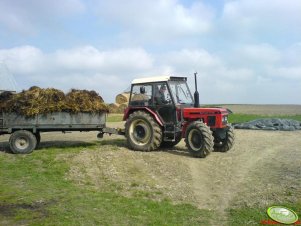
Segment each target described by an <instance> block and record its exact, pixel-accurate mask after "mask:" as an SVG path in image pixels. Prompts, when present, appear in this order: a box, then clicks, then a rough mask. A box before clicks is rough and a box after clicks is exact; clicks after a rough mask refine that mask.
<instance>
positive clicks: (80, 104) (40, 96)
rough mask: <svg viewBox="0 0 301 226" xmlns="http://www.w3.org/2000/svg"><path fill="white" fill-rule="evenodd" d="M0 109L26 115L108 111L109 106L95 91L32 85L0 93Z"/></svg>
mask: <svg viewBox="0 0 301 226" xmlns="http://www.w3.org/2000/svg"><path fill="white" fill-rule="evenodd" d="M0 111H2V112H7V113H12V112H13V113H16V114H20V115H24V116H27V117H31V116H35V115H37V114H47V113H52V112H70V113H78V112H86V113H97V112H108V111H109V108H108V106H107V105H106V104H105V103H104V101H103V99H102V97H101V96H99V95H98V94H97V93H96V92H95V91H88V90H76V89H72V90H71V91H70V92H68V93H67V94H66V95H65V94H64V92H63V91H61V90H58V89H54V88H47V89H42V88H39V87H37V86H33V87H31V88H30V89H28V90H23V91H22V92H20V93H17V94H9V92H4V93H1V94H0Z"/></svg>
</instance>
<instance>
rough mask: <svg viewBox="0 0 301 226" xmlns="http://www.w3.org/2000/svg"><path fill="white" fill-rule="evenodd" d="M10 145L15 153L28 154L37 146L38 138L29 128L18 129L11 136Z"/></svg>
mask: <svg viewBox="0 0 301 226" xmlns="http://www.w3.org/2000/svg"><path fill="white" fill-rule="evenodd" d="M9 146H10V149H11V151H12V152H13V153H14V154H28V153H31V152H32V151H33V150H34V149H35V148H36V146H37V138H36V136H35V135H34V134H33V133H31V132H29V131H27V130H18V131H16V132H14V133H13V134H12V135H11V136H10V138H9Z"/></svg>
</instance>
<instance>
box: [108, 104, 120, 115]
mask: <svg viewBox="0 0 301 226" xmlns="http://www.w3.org/2000/svg"><path fill="white" fill-rule="evenodd" d="M118 108H119V104H116V103H112V104H109V113H118Z"/></svg>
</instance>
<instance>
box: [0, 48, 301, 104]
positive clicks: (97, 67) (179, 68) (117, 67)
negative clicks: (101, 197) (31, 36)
mask: <svg viewBox="0 0 301 226" xmlns="http://www.w3.org/2000/svg"><path fill="white" fill-rule="evenodd" d="M260 46H261V45H255V46H253V47H254V49H252V46H247V47H246V48H243V49H246V50H248V51H246V53H247V55H248V56H251V57H250V58H249V60H250V61H251V60H252V61H254V62H257V59H256V58H257V56H260V55H261V54H262V55H264V56H262V58H261V60H262V61H263V62H262V64H263V65H267V66H266V67H262V68H260V70H259V69H258V68H254V67H248V66H246V65H240V66H239V65H234V66H233V65H232V66H231V65H230V64H228V63H227V60H226V59H225V58H222V57H221V56H219V55H217V54H214V53H212V52H209V51H207V50H205V49H201V48H199V49H182V50H178V51H170V52H166V53H164V54H150V53H148V52H147V51H146V50H144V49H143V48H120V49H113V50H100V49H97V48H95V47H94V46H82V47H77V48H72V49H58V50H56V51H54V52H52V53H45V52H43V51H42V50H40V49H38V48H36V47H34V46H20V47H16V48H11V49H0V62H4V63H5V64H6V65H7V66H8V68H9V70H10V71H11V72H12V73H13V74H14V75H15V77H16V81H17V83H18V84H19V86H21V87H20V88H25V89H27V88H29V87H30V86H32V85H38V86H41V87H56V88H59V89H62V90H65V91H67V90H69V89H70V88H79V89H93V90H96V91H97V92H99V93H100V94H101V95H102V96H103V98H104V99H105V101H107V102H113V101H114V97H115V96H116V94H118V93H119V92H122V91H123V90H124V89H125V88H127V87H128V86H129V85H130V82H131V80H132V79H133V78H136V77H141V76H159V75H164V74H165V75H166V74H167V75H176V76H187V77H189V84H190V87H191V88H192V90H194V88H193V87H194V85H193V73H194V72H195V71H197V72H198V78H199V80H198V84H199V92H200V95H201V103H246V102H247V103H295V104H297V103H299V104H301V102H300V100H301V94H299V92H296V90H298V89H296V87H298V86H299V88H300V87H301V76H300V75H301V68H300V65H299V64H293V65H285V63H283V62H282V61H281V60H279V59H283V56H285V57H288V55H289V53H291V50H290V48H289V51H288V50H284V51H280V50H277V49H275V48H273V47H272V46H266V45H263V47H264V48H263V50H261V49H260V48H259V47H260ZM258 48H259V50H258ZM273 51H276V53H277V54H276V55H277V58H275V59H276V61H275V59H274V60H272V61H271V60H270V58H269V53H273ZM243 52H244V51H243ZM264 53H267V54H264ZM293 53H295V52H293ZM272 55H273V54H272ZM230 56H232V53H229V56H228V57H230ZM253 64H254V63H253ZM280 87H281V90H283V91H282V93H281V98H280V99H279V98H278V97H277V95H280V94H279V88H280ZM292 89H295V90H292ZM284 90H285V92H284ZM293 92H294V93H295V95H293ZM261 96H262V97H261ZM286 97H287V99H286ZM280 100H281V101H282V102H279V101H280ZM277 101H278V102H277Z"/></svg>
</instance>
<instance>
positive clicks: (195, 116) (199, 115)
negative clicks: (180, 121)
mask: <svg viewBox="0 0 301 226" xmlns="http://www.w3.org/2000/svg"><path fill="white" fill-rule="evenodd" d="M227 115H228V111H227V109H224V108H184V109H183V118H184V121H196V120H199V119H200V120H202V121H203V122H204V123H205V124H207V125H208V126H209V127H210V128H214V129H217V128H224V127H226V126H227V124H226V123H224V122H223V116H227ZM213 119H215V120H213ZM213 122H214V123H213Z"/></svg>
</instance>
